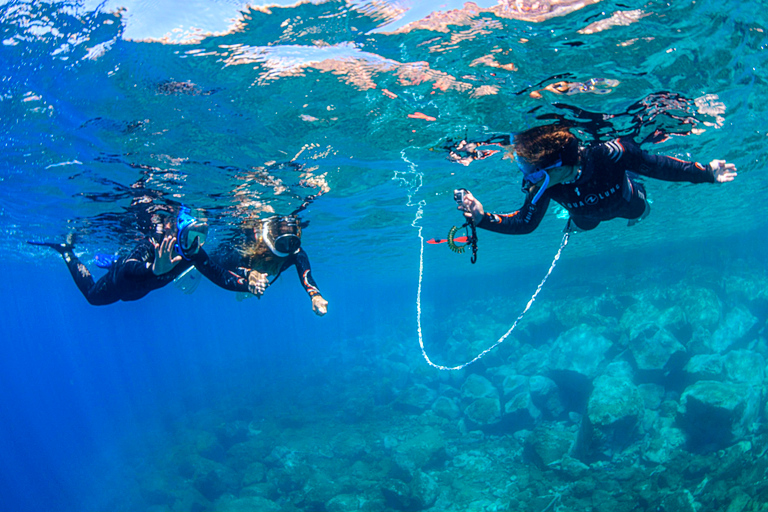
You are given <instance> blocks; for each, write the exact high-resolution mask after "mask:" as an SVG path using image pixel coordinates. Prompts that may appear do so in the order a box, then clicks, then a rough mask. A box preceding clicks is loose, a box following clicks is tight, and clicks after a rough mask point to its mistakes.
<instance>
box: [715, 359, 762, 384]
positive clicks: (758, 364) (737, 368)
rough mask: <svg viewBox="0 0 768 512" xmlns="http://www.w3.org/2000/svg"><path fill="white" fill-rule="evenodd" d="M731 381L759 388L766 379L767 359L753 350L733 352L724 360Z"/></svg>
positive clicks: (726, 372) (726, 373)
mask: <svg viewBox="0 0 768 512" xmlns="http://www.w3.org/2000/svg"><path fill="white" fill-rule="evenodd" d="M723 363H724V366H725V375H726V378H727V379H728V380H729V381H732V382H745V383H748V384H753V385H755V386H759V385H761V384H762V383H763V379H765V358H764V357H763V356H762V355H761V354H758V353H757V352H752V351H751V350H733V351H731V352H728V353H727V354H725V357H724V358H723Z"/></svg>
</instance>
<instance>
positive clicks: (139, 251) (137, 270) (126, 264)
mask: <svg viewBox="0 0 768 512" xmlns="http://www.w3.org/2000/svg"><path fill="white" fill-rule="evenodd" d="M154 262H155V248H154V247H153V246H152V244H151V243H150V241H149V240H147V239H144V240H142V241H141V243H139V245H137V246H136V248H135V249H133V251H131V253H130V254H129V255H128V256H127V257H126V258H125V260H124V261H123V265H122V269H121V275H122V277H124V278H125V279H131V280H137V279H144V278H147V277H150V276H154V274H153V273H152V264H153V263H154Z"/></svg>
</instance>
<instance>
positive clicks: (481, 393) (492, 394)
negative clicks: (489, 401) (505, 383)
mask: <svg viewBox="0 0 768 512" xmlns="http://www.w3.org/2000/svg"><path fill="white" fill-rule="evenodd" d="M461 397H462V398H463V399H464V400H466V401H467V402H472V401H474V400H477V399H478V398H496V399H498V398H499V390H498V389H496V386H494V385H493V384H492V383H491V381H489V380H488V379H486V378H485V377H483V376H482V375H478V374H476V373H472V374H470V375H469V376H468V377H467V379H466V380H465V381H464V384H462V386H461Z"/></svg>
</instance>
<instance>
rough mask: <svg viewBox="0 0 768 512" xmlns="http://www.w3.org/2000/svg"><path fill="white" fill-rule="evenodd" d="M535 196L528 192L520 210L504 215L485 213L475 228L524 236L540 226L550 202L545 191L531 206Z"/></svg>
mask: <svg viewBox="0 0 768 512" xmlns="http://www.w3.org/2000/svg"><path fill="white" fill-rule="evenodd" d="M535 195H536V194H535V193H534V192H529V193H528V195H527V196H526V198H525V203H524V204H523V206H522V208H520V209H519V210H517V211H515V212H512V213H505V214H499V213H487V212H486V214H485V215H484V216H483V218H482V220H480V223H478V225H477V227H479V228H482V229H487V230H488V231H493V232H495V233H504V234H506V235H526V234H528V233H531V232H533V230H534V229H536V228H537V227H538V226H539V224H541V219H543V218H544V214H545V213H547V208H548V207H549V201H550V197H549V193H548V191H545V192H544V194H543V195H542V196H541V197H540V198H539V200H538V201H536V204H533V203H532V202H531V201H532V200H533V197H534V196H535Z"/></svg>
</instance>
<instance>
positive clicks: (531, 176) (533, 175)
mask: <svg viewBox="0 0 768 512" xmlns="http://www.w3.org/2000/svg"><path fill="white" fill-rule="evenodd" d="M514 159H515V163H516V164H517V166H518V167H519V168H520V172H522V173H523V174H524V175H525V181H527V182H529V183H531V184H536V183H538V182H540V181H541V180H544V183H543V184H542V185H541V186H540V187H539V190H538V192H536V195H535V196H534V197H533V200H532V201H531V204H536V202H537V201H538V200H539V199H541V196H542V195H543V194H544V191H545V190H546V189H547V187H548V186H549V173H548V172H547V171H548V170H549V169H554V168H556V167H562V165H563V159H562V158H558V159H557V162H555V163H554V164H552V165H548V166H546V167H543V168H539V167H536V166H535V165H532V164H530V163H528V162H526V161H525V160H523V159H522V158H520V156H518V154H517V152H515V153H514Z"/></svg>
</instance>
